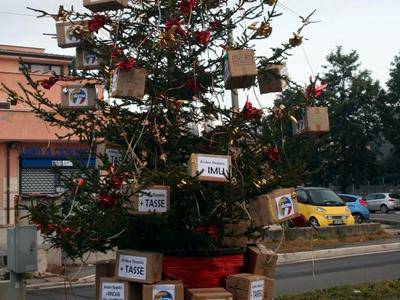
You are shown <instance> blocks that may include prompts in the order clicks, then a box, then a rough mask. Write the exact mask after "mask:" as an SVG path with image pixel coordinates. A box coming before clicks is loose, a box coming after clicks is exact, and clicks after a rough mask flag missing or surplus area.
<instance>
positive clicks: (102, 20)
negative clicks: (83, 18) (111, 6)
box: [88, 15, 110, 33]
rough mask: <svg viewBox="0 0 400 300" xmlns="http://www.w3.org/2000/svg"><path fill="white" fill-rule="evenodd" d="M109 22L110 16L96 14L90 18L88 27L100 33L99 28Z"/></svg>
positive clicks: (91, 30)
mask: <svg viewBox="0 0 400 300" xmlns="http://www.w3.org/2000/svg"><path fill="white" fill-rule="evenodd" d="M108 23H110V18H107V17H105V16H101V15H94V16H93V17H92V19H91V20H89V24H88V29H89V31H90V32H96V33H98V32H99V30H100V29H101V28H102V27H104V25H106V24H108Z"/></svg>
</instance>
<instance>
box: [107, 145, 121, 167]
mask: <svg viewBox="0 0 400 300" xmlns="http://www.w3.org/2000/svg"><path fill="white" fill-rule="evenodd" d="M106 155H107V158H108V161H109V162H110V163H112V164H117V163H119V162H120V161H121V160H122V152H121V150H119V149H112V148H106Z"/></svg>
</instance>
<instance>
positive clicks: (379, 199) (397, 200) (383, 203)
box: [364, 193, 400, 214]
mask: <svg viewBox="0 0 400 300" xmlns="http://www.w3.org/2000/svg"><path fill="white" fill-rule="evenodd" d="M364 200H365V201H367V205H368V209H369V211H370V212H375V211H378V210H380V211H381V212H382V213H384V214H386V213H388V212H389V211H390V210H400V195H399V194H396V193H376V194H369V195H368V196H367V197H365V198H364Z"/></svg>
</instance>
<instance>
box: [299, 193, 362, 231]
mask: <svg viewBox="0 0 400 300" xmlns="http://www.w3.org/2000/svg"><path fill="white" fill-rule="evenodd" d="M296 193H297V200H298V202H299V204H298V206H299V213H300V215H303V216H304V217H305V219H306V220H307V221H308V222H310V224H311V225H313V226H321V227H327V226H330V225H353V224H354V222H355V221H354V217H353V216H352V215H351V211H350V209H349V208H348V207H347V206H346V204H345V203H344V201H343V200H342V199H340V197H339V196H338V195H337V194H336V193H335V192H334V191H332V190H331V189H328V188H319V187H299V188H297V189H296Z"/></svg>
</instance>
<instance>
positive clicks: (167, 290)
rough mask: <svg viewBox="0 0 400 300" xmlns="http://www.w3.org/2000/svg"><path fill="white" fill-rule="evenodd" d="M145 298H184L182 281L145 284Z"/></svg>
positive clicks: (179, 299) (182, 299) (152, 299)
mask: <svg viewBox="0 0 400 300" xmlns="http://www.w3.org/2000/svg"><path fill="white" fill-rule="evenodd" d="M142 299H143V300H160V299H168V300H184V293H183V283H182V281H160V282H157V283H155V284H152V285H147V284H145V285H143V298H142Z"/></svg>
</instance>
